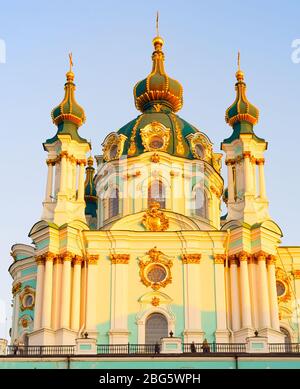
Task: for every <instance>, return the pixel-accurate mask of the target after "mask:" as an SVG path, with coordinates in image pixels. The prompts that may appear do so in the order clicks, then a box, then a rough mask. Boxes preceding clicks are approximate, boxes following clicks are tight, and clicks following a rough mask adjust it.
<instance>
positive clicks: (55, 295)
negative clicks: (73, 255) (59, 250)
mask: <svg viewBox="0 0 300 389" xmlns="http://www.w3.org/2000/svg"><path fill="white" fill-rule="evenodd" d="M62 263H63V261H62V259H61V258H60V256H59V255H58V256H57V257H56V258H55V259H54V261H53V291H52V319H51V323H52V325H51V327H52V329H54V330H57V329H58V328H59V325H60V308H61V279H62Z"/></svg>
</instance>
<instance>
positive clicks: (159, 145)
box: [140, 122, 171, 151]
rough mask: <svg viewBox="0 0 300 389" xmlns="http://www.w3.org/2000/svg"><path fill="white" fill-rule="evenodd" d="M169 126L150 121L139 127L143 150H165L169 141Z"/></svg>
mask: <svg viewBox="0 0 300 389" xmlns="http://www.w3.org/2000/svg"><path fill="white" fill-rule="evenodd" d="M170 132H171V130H170V129H169V128H166V127H165V126H164V125H162V124H161V123H159V122H152V123H150V124H148V125H147V126H146V127H144V128H141V129H140V133H141V137H142V142H143V146H144V151H156V150H159V151H167V148H168V145H169V141H170Z"/></svg>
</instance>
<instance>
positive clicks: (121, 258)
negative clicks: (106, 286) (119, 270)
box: [110, 254, 130, 265]
mask: <svg viewBox="0 0 300 389" xmlns="http://www.w3.org/2000/svg"><path fill="white" fill-rule="evenodd" d="M110 260H111V263H113V264H114V265H128V264H129V260H130V255H129V254H111V255H110Z"/></svg>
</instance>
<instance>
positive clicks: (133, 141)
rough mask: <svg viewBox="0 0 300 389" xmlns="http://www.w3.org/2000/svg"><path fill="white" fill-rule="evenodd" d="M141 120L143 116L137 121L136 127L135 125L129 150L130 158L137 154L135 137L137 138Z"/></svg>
mask: <svg viewBox="0 0 300 389" xmlns="http://www.w3.org/2000/svg"><path fill="white" fill-rule="evenodd" d="M141 120H142V115H141V116H140V117H138V118H137V120H136V122H135V125H134V127H133V129H132V131H131V137H130V146H129V149H128V155H129V156H132V155H134V154H135V153H136V144H135V137H136V133H137V130H138V126H139V124H140V122H141Z"/></svg>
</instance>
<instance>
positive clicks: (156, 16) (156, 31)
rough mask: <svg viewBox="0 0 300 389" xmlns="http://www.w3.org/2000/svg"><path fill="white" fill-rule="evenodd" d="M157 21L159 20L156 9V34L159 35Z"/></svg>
mask: <svg viewBox="0 0 300 389" xmlns="http://www.w3.org/2000/svg"><path fill="white" fill-rule="evenodd" d="M158 22H159V13H158V11H157V12H156V36H159V29H158Z"/></svg>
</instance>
